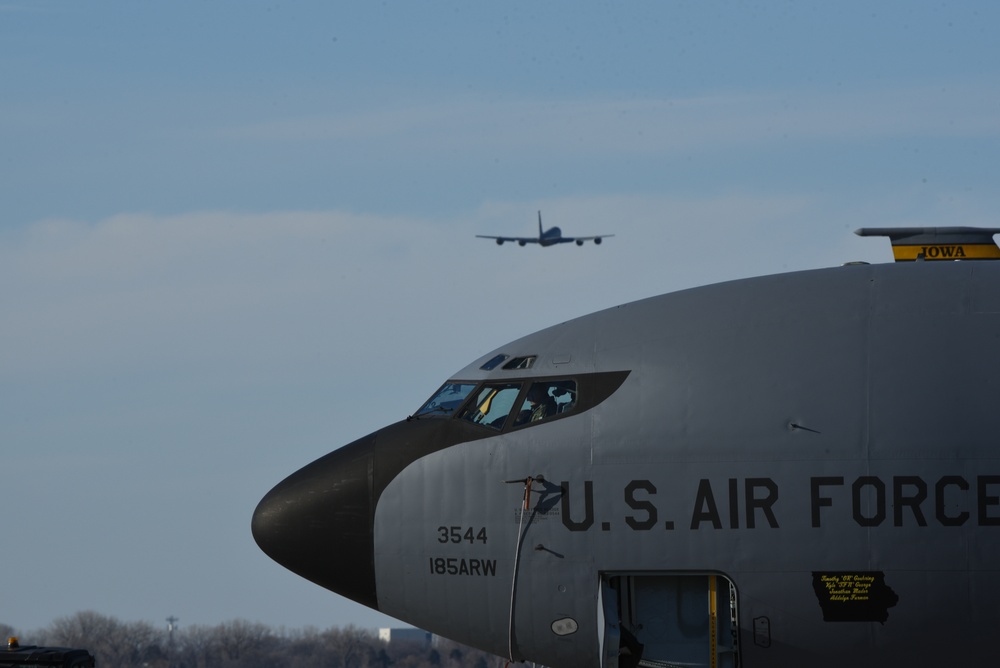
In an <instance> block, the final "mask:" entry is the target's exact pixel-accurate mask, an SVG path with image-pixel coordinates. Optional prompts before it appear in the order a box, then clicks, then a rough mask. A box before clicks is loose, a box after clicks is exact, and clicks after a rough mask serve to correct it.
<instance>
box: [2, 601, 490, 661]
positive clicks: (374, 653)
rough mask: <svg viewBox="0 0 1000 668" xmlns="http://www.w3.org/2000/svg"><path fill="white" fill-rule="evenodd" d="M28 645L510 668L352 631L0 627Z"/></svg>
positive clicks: (76, 619) (244, 625) (87, 617)
mask: <svg viewBox="0 0 1000 668" xmlns="http://www.w3.org/2000/svg"><path fill="white" fill-rule="evenodd" d="M0 635H2V636H3V637H4V638H6V637H7V636H11V635H15V636H20V639H21V644H22V645H27V644H31V645H52V646H63V647H74V648H84V649H88V650H90V652H91V653H92V654H94V656H95V658H96V659H97V665H98V666H99V667H100V668H235V667H236V666H239V667H240V668H496V667H497V666H503V665H504V660H503V659H500V658H498V657H496V656H494V655H492V654H487V653H486V652H482V651H479V650H476V649H472V648H470V647H466V646H465V645H460V644H458V643H455V642H452V641H450V640H445V639H443V638H440V639H437V641H436V642H435V643H434V644H433V646H428V645H425V644H422V643H413V642H393V643H384V642H382V641H381V640H379V638H378V636H377V635H375V634H374V633H372V632H371V631H368V630H364V629H358V628H356V627H353V626H348V627H346V628H338V627H331V628H328V629H326V630H320V629H316V628H306V629H302V630H296V631H285V630H281V631H279V632H275V631H274V630H273V629H272V628H271V627H269V626H266V625H264V624H259V623H255V622H248V621H246V620H235V621H231V622H225V623H222V624H218V625H216V626H186V627H183V628H179V629H175V630H174V631H173V632H168V631H167V630H166V629H163V628H157V627H155V626H153V625H152V624H150V623H148V622H121V621H119V620H117V619H115V618H114V617H108V616H106V615H101V614H99V613H96V612H92V611H86V612H78V613H76V614H75V615H71V616H69V617H61V618H59V619H57V620H55V621H54V622H52V624H50V625H49V626H48V627H47V628H45V629H42V630H41V631H37V632H34V633H32V634H31V635H30V636H27V635H24V634H19V633H18V632H17V630H16V629H15V628H14V627H12V626H9V625H7V624H2V623H0Z"/></svg>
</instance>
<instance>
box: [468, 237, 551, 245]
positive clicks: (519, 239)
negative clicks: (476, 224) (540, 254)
mask: <svg viewBox="0 0 1000 668" xmlns="http://www.w3.org/2000/svg"><path fill="white" fill-rule="evenodd" d="M476 236H477V237H478V238H480V239H495V240H496V242H497V245H500V244H502V243H503V242H505V241H516V242H517V243H519V244H521V245H522V246H523V245H524V244H537V243H538V239H537V237H493V236H489V235H486V234H477V235H476Z"/></svg>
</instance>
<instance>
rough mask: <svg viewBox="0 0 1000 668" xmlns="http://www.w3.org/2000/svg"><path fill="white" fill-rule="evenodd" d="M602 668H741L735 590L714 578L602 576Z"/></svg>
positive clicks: (726, 579) (712, 575)
mask: <svg viewBox="0 0 1000 668" xmlns="http://www.w3.org/2000/svg"><path fill="white" fill-rule="evenodd" d="M600 598H601V605H602V608H603V609H602V610H601V612H602V613H603V618H604V629H605V631H604V638H603V639H602V645H603V659H602V662H601V666H602V668H637V667H638V666H645V667H649V668H692V667H698V666H703V667H705V668H738V667H739V645H738V641H739V633H738V631H739V621H738V619H737V602H736V587H735V586H734V585H733V583H732V582H731V581H730V580H729V579H728V578H726V577H725V576H723V575H717V574H713V573H709V574H700V573H698V574H692V573H636V574H631V573H607V574H603V575H602V576H601V597H600Z"/></svg>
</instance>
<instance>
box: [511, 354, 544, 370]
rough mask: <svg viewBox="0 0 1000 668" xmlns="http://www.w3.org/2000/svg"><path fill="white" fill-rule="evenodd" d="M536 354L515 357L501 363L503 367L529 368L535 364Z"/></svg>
mask: <svg viewBox="0 0 1000 668" xmlns="http://www.w3.org/2000/svg"><path fill="white" fill-rule="evenodd" d="M536 357H537V355H527V356H525V357H515V358H514V359H512V360H511V361H509V362H507V363H506V364H504V365H503V368H504V369H508V370H509V369H530V368H531V367H532V366H534V364H535V359H536Z"/></svg>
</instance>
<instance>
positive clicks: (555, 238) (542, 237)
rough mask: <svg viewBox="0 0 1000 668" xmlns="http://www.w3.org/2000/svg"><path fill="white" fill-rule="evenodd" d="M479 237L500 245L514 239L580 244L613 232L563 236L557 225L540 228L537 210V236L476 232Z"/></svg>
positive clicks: (519, 240) (554, 243) (530, 241)
mask: <svg viewBox="0 0 1000 668" xmlns="http://www.w3.org/2000/svg"><path fill="white" fill-rule="evenodd" d="M476 236H477V237H479V238H480V239H496V242H497V246H502V245H503V242H505V241H516V242H517V243H518V244H519V245H521V246H524V245H526V244H540V245H541V246H543V247H544V246H555V245H556V244H568V243H570V242H572V241H575V242H576V245H577V246H582V245H583V242H584V241H593V242H594V243H595V244H599V243H601V239H604V238H605V237H613V236H615V235H613V234H601V235H598V236H596V237H564V236H563V235H562V230H560V229H559V228H558V227H550V228H549V229H547V230H544V231H543V230H542V212H541V211H539V212H538V236H537V237H492V236H488V235H486V234H477V235H476Z"/></svg>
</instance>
